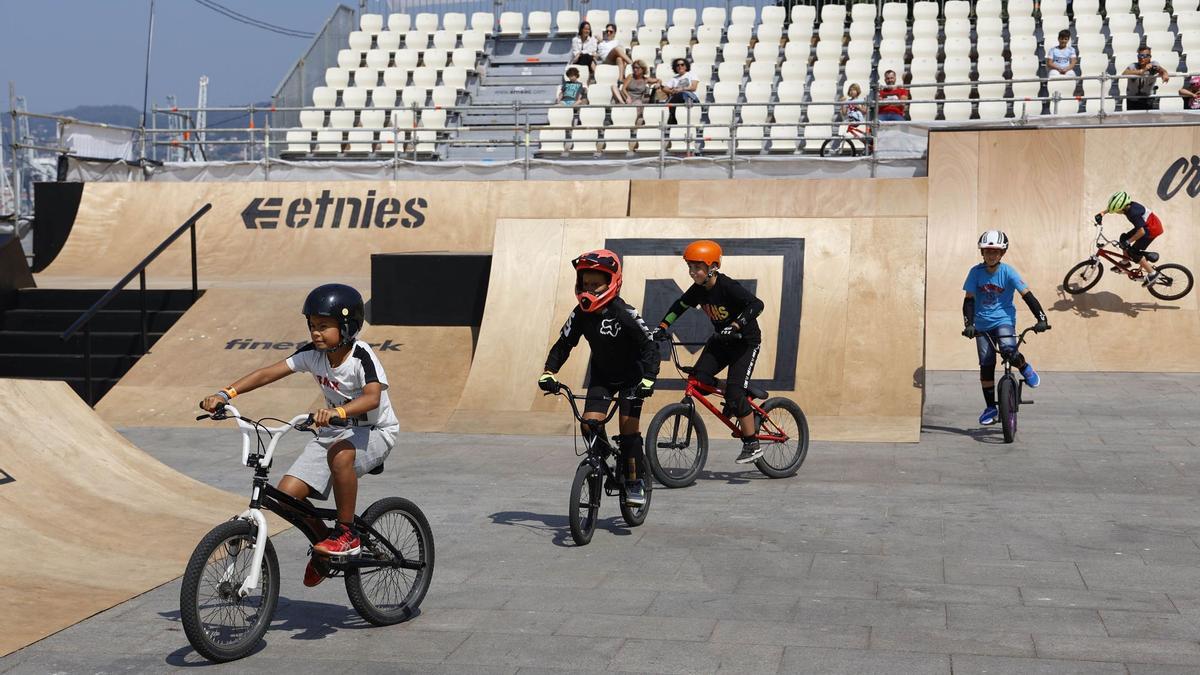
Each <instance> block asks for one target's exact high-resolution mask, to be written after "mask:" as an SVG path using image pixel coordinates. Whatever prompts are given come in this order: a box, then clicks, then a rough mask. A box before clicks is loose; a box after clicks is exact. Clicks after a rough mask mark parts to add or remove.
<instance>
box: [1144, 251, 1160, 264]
mask: <svg viewBox="0 0 1200 675" xmlns="http://www.w3.org/2000/svg"><path fill="white" fill-rule="evenodd" d="M1142 255H1143V256H1145V258H1146V260H1149V261H1150V262H1152V263H1156V262H1158V254H1157V253H1155V252H1154V251H1146V252H1145V253H1143V254H1142Z"/></svg>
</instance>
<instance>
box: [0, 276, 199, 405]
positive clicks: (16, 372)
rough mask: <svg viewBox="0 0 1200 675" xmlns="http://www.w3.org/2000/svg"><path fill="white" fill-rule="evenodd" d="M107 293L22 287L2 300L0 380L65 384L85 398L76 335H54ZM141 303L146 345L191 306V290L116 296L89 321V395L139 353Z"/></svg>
mask: <svg viewBox="0 0 1200 675" xmlns="http://www.w3.org/2000/svg"><path fill="white" fill-rule="evenodd" d="M106 292H107V291H106V290H105V289H58V288H26V289H21V290H19V291H17V292H16V293H14V294H12V295H11V296H4V300H5V302H6V304H5V305H0V377H21V378H27V379H54V380H65V381H66V382H67V383H68V384H69V385H70V386H71V387H72V388H73V389H74V390H75V391H76V392H77V393H79V395H80V396H81V397H84V398H85V400H86V396H85V393H84V389H85V386H86V385H85V378H84V374H85V370H86V363H85V361H84V357H83V353H84V340H83V335H82V332H81V333H79V334H77V335H76V336H75V337H73V338H72V339H71V340H69V341H67V342H65V343H64V342H63V340H62V339H61V338H60V337H59V335H60V334H61V333H62V331H64V330H66V329H67V328H68V327H69V326H70V325H71V324H72V323H74V322H75V321H76V320H77V319H78V318H79V317H80V316H82V315H83V313H84V312H86V311H87V309H88V308H89V307H91V306H92V305H93V304H94V303H95V302H96V301H97V300H99V299H100V298H101V297H102V296H103V295H104V294H105V293H106ZM143 302H144V303H145V308H146V323H147V331H148V332H147V335H146V338H147V341H148V342H149V346H150V347H153V345H154V344H155V343H156V342H157V341H158V340H159V339H160V338H162V336H163V334H164V333H165V332H166V331H167V330H168V329H170V327H171V326H172V325H173V324H174V323H175V322H176V321H177V320H179V318H180V317H181V316H183V314H184V312H186V311H187V309H188V308H189V307H191V305H192V302H193V299H192V292H191V290H157V289H156V290H148V291H146V294H145V297H144V298H143V297H142V295H141V294H140V292H139V291H136V290H133V291H131V290H126V291H121V292H120V293H118V294H117V295H116V296H115V297H114V298H113V299H112V300H111V301H110V302H109V304H108V305H107V306H106V307H105V309H104V310H102V311H100V312H98V313H97V314H96V316H95V317H93V319H92V321H91V323H90V324H89V325H90V328H91V350H92V364H91V371H92V396H93V402H94V401H97V400H99V399H100V397H101V396H103V395H104V394H105V393H106V392H107V391H108V390H109V389H111V388H112V387H113V385H115V384H116V383H117V381H118V380H119V379H120V378H121V377H122V376H123V375H124V374H125V373H126V372H127V371H128V370H129V369H130V368H131V367H132V366H133V364H134V363H136V362H137V360H138V359H139V358H140V357H141V354H142V335H141V307H142V303H143Z"/></svg>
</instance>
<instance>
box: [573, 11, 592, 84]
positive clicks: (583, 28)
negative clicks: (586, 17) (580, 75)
mask: <svg viewBox="0 0 1200 675" xmlns="http://www.w3.org/2000/svg"><path fill="white" fill-rule="evenodd" d="M596 46H597V43H596V38H595V37H593V36H592V24H590V23H588V22H587V21H584V22H583V23H581V24H579V34H578V35H576V36H575V37H573V38H571V63H574V64H576V65H580V66H587V67H588V73H589V74H590V76H589V80H594V79H595V75H596Z"/></svg>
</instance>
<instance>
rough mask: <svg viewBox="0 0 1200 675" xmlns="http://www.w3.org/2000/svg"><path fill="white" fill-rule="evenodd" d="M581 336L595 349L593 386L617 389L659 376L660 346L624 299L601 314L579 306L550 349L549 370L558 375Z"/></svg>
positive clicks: (605, 307) (569, 317)
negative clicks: (586, 310)
mask: <svg viewBox="0 0 1200 675" xmlns="http://www.w3.org/2000/svg"><path fill="white" fill-rule="evenodd" d="M580 337H585V338H587V341H588V345H589V346H590V347H591V348H592V360H591V367H592V382H593V383H595V384H602V385H606V386H613V387H614V388H618V387H628V386H632V385H634V384H637V383H638V382H639V381H641V379H642V378H644V377H645V378H650V379H654V378H656V377H658V364H659V354H658V347H657V345H655V344H654V340H653V339H651V337H650V330H649V329H648V328H646V324H645V322H643V321H642V317H640V316H638V313H637V310H636V309H634V308H633V307H632V306H631V305H630V304H629V303H627V302H625V301H624V300H622V299H621V298H613V299H612V302H610V303H608V304H607V305H605V306H604V308H603V309H601V310H600V311H599V312H585V311H583V310H582V309H580V308H579V307H576V308H575V309H574V310H573V311H572V312H571V315H570V316H568V317H567V322H566V323H565V324H563V327H562V330H561V331H560V332H559V335H558V340H557V341H555V343H554V346H553V347H551V348H550V354H549V355H548V356H547V357H546V370H547V371H549V372H551V373H557V372H558V369H559V368H562V365H563V364H564V363H566V361H567V357H568V356H570V355H571V350H572V349H574V348H575V345H577V344H579V338H580Z"/></svg>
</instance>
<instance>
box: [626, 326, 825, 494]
mask: <svg viewBox="0 0 1200 675" xmlns="http://www.w3.org/2000/svg"><path fill="white" fill-rule="evenodd" d="M704 344H706V343H703V342H674V341H672V342H671V360H672V361H673V362H674V363H675V368H676V370H678V371H679V372H680V373H681V374H686V375H687V386H686V388H685V389H684V391H683V400H682V401H680V402H679V403H672V404H671V405H668V406H666V407H665V408H663V409H662V410H660V411H658V414H657V415H655V416H654V419H652V420H650V425H649V426H648V427H646V462H647V463H648V464H649V465H650V472H651V473H652V474H654V478H655V479H656V480H657V481H658V482H659V483H661V484H662V485H665V486H666V487H669V488H680V487H687V486H688V485H691V484H692V483H694V482H696V477H697V476H699V475H700V471H701V470H702V469H703V468H704V463H705V462H706V461H707V460H708V430H707V429H705V426H704V420H703V419H701V417H700V413H699V411H697V410H696V402H697V401H699V402H700V405H702V406H704V407H705V408H708V410H709V412H711V413H712V414H713V415H715V416H716V418H717V419H719V420H721V422H722V423H723V424H724V425H725V426H726V427H728V428H729V431H730V435H731V436H732V437H733V438H741V437H742V431H741V429H739V428H738V425H737V420H736V419H732V420H731V419H730V418H729V417H728V416H727V415H725V414H723V413H722V412H721V410H719V409H718V408H717V407H716V406H715V405H713V404H712V402H711V401H709V400H708V397H709V396H717V397H718V398H724V393H723V391H722V384H721V382H720V381H719V380H718V381H717V383H716V386H709V385H707V384H704V383H703V382H700V381H699V380H697V379H696V375H695V373H693V372H692V367H691V366H684V365H680V363H679V355H678V354H677V352H676V348H677V347H696V346H701V345H704ZM746 393H747V394H748V396H747V397H746V398H747V399H748V400H749V401H750V408H751V410H752V411H753V413H754V420H755V424H754V426H755V429H756V431H757V433H756V434H755V436H754V437H755V438H757V439H758V440H759V442H760V443H762V444H763V446H764V447H763V456H762V457H760V458H758V459H757V460H755V462H754V465H755V466H756V467H758V470H759V471H761V472H762V473H763V474H765V475H766V476H769V477H770V478H787V477H789V476H794V475H795V474H796V472H797V471H799V470H800V465H801V464H803V463H804V458H805V457H806V456H807V455H808V420H806V419H805V418H804V412H803V411H802V410H800V406H798V405H796V403H795V401H792V400H791V399H789V398H784V397H782V396H776V397H774V398H770V394H768V393H767V392H766V391H764V390H763V389H762V388H761V387H758V386H755V385H753V384H751V385H750V386H749V387H747V388H746ZM755 399H760V400H762V404H761V405H759V404H758V403H755Z"/></svg>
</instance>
